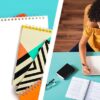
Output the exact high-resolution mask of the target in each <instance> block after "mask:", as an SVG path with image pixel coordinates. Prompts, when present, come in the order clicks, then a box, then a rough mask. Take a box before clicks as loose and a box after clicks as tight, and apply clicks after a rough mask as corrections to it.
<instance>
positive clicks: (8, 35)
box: [0, 16, 48, 98]
mask: <svg viewBox="0 0 100 100" xmlns="http://www.w3.org/2000/svg"><path fill="white" fill-rule="evenodd" d="M22 25H34V26H38V27H43V28H48V17H47V16H33V17H17V18H15V17H11V18H0V32H1V34H2V36H0V40H1V41H0V43H1V44H0V45H1V54H2V52H3V53H5V54H4V56H5V59H4V58H3V60H2V63H1V65H2V66H3V67H2V68H1V69H2V70H0V73H1V71H2V72H4V75H1V74H0V76H1V77H0V78H2V83H1V87H0V88H1V89H2V90H3V91H4V92H5V95H9V96H12V97H13V98H16V97H15V96H14V95H13V93H12V91H9V90H11V89H12V88H13V87H12V85H11V82H12V79H13V71H14V66H15V60H16V53H17V48H18V44H19V37H20V30H21V26H22ZM4 41H6V42H4ZM2 43H3V45H2ZM2 56H3V54H2ZM5 80H6V81H5ZM3 81H4V82H3ZM2 86H4V87H3V88H2Z"/></svg>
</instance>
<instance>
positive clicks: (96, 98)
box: [66, 77, 100, 100]
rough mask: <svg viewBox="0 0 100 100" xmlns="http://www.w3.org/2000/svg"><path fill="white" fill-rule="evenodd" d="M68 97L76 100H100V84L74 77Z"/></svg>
mask: <svg viewBox="0 0 100 100" xmlns="http://www.w3.org/2000/svg"><path fill="white" fill-rule="evenodd" d="M66 97H67V98H71V99H74V100H100V83H98V82H94V81H90V80H87V79H82V78H77V77H73V78H72V80H71V83H70V85H69V87H68V90H67V93H66Z"/></svg>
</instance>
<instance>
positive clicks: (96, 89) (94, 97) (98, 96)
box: [85, 81, 100, 100]
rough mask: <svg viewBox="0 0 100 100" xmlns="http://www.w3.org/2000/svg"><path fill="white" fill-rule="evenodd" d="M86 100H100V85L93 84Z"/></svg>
mask: <svg viewBox="0 0 100 100" xmlns="http://www.w3.org/2000/svg"><path fill="white" fill-rule="evenodd" d="M85 100H100V83H97V82H93V81H92V82H91V84H90V86H89V90H88V92H87V96H86V99H85Z"/></svg>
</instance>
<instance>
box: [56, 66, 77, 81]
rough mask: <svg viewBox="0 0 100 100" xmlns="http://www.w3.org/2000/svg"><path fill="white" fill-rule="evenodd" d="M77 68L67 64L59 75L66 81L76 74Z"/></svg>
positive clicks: (58, 72) (59, 71)
mask: <svg viewBox="0 0 100 100" xmlns="http://www.w3.org/2000/svg"><path fill="white" fill-rule="evenodd" d="M75 70H76V69H75V68H74V67H73V66H71V65H69V64H65V65H64V66H63V67H62V68H61V69H60V70H58V71H57V75H58V76H59V77H60V78H62V79H64V80H65V79H66V78H67V77H68V76H69V75H70V74H72V73H73V72H75Z"/></svg>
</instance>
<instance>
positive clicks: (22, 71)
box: [14, 41, 49, 94]
mask: <svg viewBox="0 0 100 100" xmlns="http://www.w3.org/2000/svg"><path fill="white" fill-rule="evenodd" d="M48 50H49V42H48V41H45V42H44V44H43V46H42V47H41V48H40V49H39V52H38V55H37V56H36V57H35V59H34V60H33V59H32V58H31V57H30V56H29V55H28V54H26V55H25V56H24V57H22V58H21V59H19V60H18V61H17V69H16V73H15V77H14V80H15V81H16V83H17V82H19V81H20V82H19V83H17V87H16V93H17V94H20V93H23V92H24V91H25V90H26V89H27V88H29V87H30V86H31V85H33V84H36V82H37V81H38V80H41V78H42V75H43V72H44V66H45V63H46V56H47V53H48ZM19 65H20V66H19ZM24 65H25V66H24ZM21 66H22V67H21Z"/></svg>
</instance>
